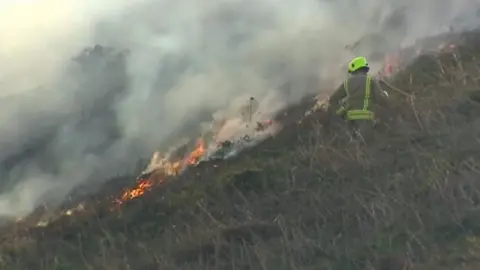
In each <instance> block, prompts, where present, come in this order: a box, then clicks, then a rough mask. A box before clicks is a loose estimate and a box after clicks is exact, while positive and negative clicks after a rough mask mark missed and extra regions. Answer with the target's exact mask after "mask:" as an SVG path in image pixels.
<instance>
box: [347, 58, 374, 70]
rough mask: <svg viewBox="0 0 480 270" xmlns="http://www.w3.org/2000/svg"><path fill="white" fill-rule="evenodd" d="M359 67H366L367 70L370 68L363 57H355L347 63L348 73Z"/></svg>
mask: <svg viewBox="0 0 480 270" xmlns="http://www.w3.org/2000/svg"><path fill="white" fill-rule="evenodd" d="M361 68H367V71H368V70H369V69H370V68H369V67H368V62H367V59H366V58H365V57H362V56H359V57H355V58H354V59H353V60H352V61H350V63H348V73H352V72H355V71H357V70H359V69H361Z"/></svg>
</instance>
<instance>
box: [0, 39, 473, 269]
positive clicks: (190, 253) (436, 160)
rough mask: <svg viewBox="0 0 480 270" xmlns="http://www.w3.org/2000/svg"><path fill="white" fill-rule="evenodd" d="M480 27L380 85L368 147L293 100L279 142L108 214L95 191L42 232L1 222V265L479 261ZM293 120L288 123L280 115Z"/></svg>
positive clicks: (195, 171)
mask: <svg viewBox="0 0 480 270" xmlns="http://www.w3.org/2000/svg"><path fill="white" fill-rule="evenodd" d="M478 44H480V32H479V31H474V32H469V33H465V34H464V35H463V36H462V42H461V44H459V45H458V46H457V47H456V48H455V50H454V51H453V52H448V53H441V54H424V55H421V56H419V57H418V58H416V60H414V61H413V62H412V63H410V64H409V65H408V66H406V67H404V68H403V69H402V70H401V71H400V72H398V73H397V74H396V75H395V76H394V77H393V78H392V79H390V80H388V81H386V82H385V85H384V86H385V87H386V88H387V90H388V91H389V93H390V96H391V100H392V108H391V109H392V115H393V116H395V117H394V121H392V122H389V123H387V124H388V128H386V129H385V130H382V131H381V132H379V134H378V139H377V141H376V142H375V143H373V144H371V145H369V146H368V147H364V146H358V145H357V144H355V143H353V144H352V143H347V141H348V140H344V137H345V136H344V134H342V133H341V132H338V133H337V134H334V135H332V136H327V135H325V134H324V132H323V125H324V124H325V121H326V119H327V118H328V117H327V115H326V113H325V111H323V110H322V109H318V110H316V111H315V112H313V113H311V114H310V115H308V116H307V117H305V118H304V119H302V121H293V120H300V119H297V116H298V117H299V116H300V115H303V113H304V112H305V111H306V110H307V109H308V108H310V107H311V106H312V105H313V102H311V100H309V101H308V105H307V104H306V103H302V104H300V105H298V106H297V107H295V108H293V109H292V111H295V110H296V111H297V113H296V114H295V113H291V115H296V116H295V117H294V116H291V117H292V118H291V119H289V120H288V121H287V120H285V121H286V123H288V124H287V125H286V127H285V128H284V129H283V130H282V131H281V132H280V133H279V134H277V135H276V136H274V137H272V138H269V139H267V140H265V141H264V142H263V143H262V144H260V145H258V146H257V147H254V148H251V149H248V150H246V151H245V152H243V153H242V154H241V155H239V156H237V157H236V158H233V159H230V160H225V161H224V160H218V161H212V162H204V163H201V164H200V165H198V166H197V167H194V168H191V169H190V170H188V171H187V172H186V173H185V174H183V175H181V176H179V177H178V178H177V179H175V181H166V182H165V183H164V184H162V185H156V186H155V187H154V188H153V190H152V191H151V192H149V193H147V194H145V195H144V196H142V197H140V198H138V199H136V200H131V201H128V202H126V203H125V204H124V205H122V207H121V208H120V209H118V210H115V211H110V210H109V209H108V207H106V206H105V204H104V201H103V199H102V198H104V197H105V196H107V195H105V194H97V196H94V197H93V198H92V199H91V200H90V201H89V204H88V205H87V206H86V209H84V211H83V212H80V213H78V214H75V215H71V216H65V217H63V218H60V219H58V220H57V221H54V222H52V223H50V224H48V225H47V226H45V227H31V228H30V227H24V226H21V224H17V225H16V226H13V227H9V228H7V229H5V230H4V234H3V237H2V243H1V244H0V250H1V252H0V254H1V255H0V265H1V268H2V269H12V270H14V269H22V270H23V269H49V270H50V269H279V270H280V269H342V270H344V269H435V270H439V269H478V268H479V267H480V263H479V254H480V253H479V252H480V241H479V238H478V237H479V233H480V230H479V228H480V216H479V214H478V213H479V212H478V210H479V201H480V195H479V194H480V189H479V188H480V184H479V183H478V181H477V179H480V178H479V176H480V175H479V174H480V168H479V166H480V163H479V161H480V144H479V141H478V138H479V132H480V117H479V115H480V114H479V113H480V103H479V102H480V89H479V87H478V83H479V79H480V77H479V75H478V74H480V60H478V59H480V47H479V46H478ZM287 118H288V117H287Z"/></svg>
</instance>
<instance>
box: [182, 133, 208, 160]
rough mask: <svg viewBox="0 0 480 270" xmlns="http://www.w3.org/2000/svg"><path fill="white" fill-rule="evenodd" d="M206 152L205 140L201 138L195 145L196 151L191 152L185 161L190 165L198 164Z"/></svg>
mask: <svg viewBox="0 0 480 270" xmlns="http://www.w3.org/2000/svg"><path fill="white" fill-rule="evenodd" d="M205 152H206V148H205V141H204V140H203V138H200V139H198V141H197V143H196V144H195V149H193V151H192V152H190V154H188V155H187V157H186V158H185V160H186V161H187V164H189V165H195V164H197V163H198V161H199V160H200V158H202V157H203V155H204V154H205Z"/></svg>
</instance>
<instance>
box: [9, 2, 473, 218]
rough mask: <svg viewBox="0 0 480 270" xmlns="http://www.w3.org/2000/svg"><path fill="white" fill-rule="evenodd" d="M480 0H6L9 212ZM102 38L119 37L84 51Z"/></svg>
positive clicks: (416, 33) (269, 102) (125, 164)
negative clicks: (82, 54)
mask: <svg viewBox="0 0 480 270" xmlns="http://www.w3.org/2000/svg"><path fill="white" fill-rule="evenodd" d="M476 6H477V2H476V1H460V0H423V1H419V0H404V1H394V0H390V1H381V0H363V1H357V0H337V1H327V0H323V1H321V0H302V1H281V0H260V1H259V0H255V1H254V0H242V1H240V0H215V1H213V0H204V1H192V0H176V1H167V0H135V1H131V0H130V1H127V0H122V1H119V0H115V1H113V0H111V1H109V0H104V1H93V0H88V1H87V0H84V1H75V0H61V1H60V0H16V1H13V0H9V1H6V0H0V40H1V43H0V134H1V136H0V161H1V166H0V184H1V186H2V188H3V193H2V194H1V195H0V216H6V217H12V218H16V217H19V216H24V215H27V214H28V213H30V212H31V211H32V210H34V209H35V207H36V206H38V205H39V204H40V203H43V202H45V201H47V202H50V203H60V202H61V201H62V200H64V199H65V197H66V196H67V194H68V193H69V192H71V191H72V190H73V189H74V188H75V187H78V186H79V185H81V184H85V183H89V184H92V185H93V183H97V184H98V183H101V182H102V181H105V180H106V179H108V178H111V177H114V176H116V175H121V174H128V173H131V172H132V171H133V170H134V168H135V166H136V162H137V160H138V159H139V158H140V157H148V156H149V155H150V154H151V152H153V151H154V150H155V149H157V148H159V147H162V146H163V145H165V144H166V143H167V141H168V140H169V138H171V137H172V136H175V134H177V133H178V132H179V131H181V130H184V129H185V128H186V126H188V125H189V123H192V121H193V122H197V121H209V120H211V118H213V115H215V117H218V116H219V115H221V116H222V117H227V118H228V117H231V116H232V115H234V112H232V110H231V108H233V107H235V108H236V106H237V104H238V100H243V99H244V97H245V98H246V99H248V97H250V96H253V97H255V98H256V100H258V101H259V108H258V111H260V112H262V113H264V114H266V115H268V114H271V113H273V112H274V111H275V110H276V109H278V108H279V107H280V106H283V105H285V104H289V103H291V102H294V101H297V100H299V99H300V98H301V97H303V96H304V95H305V94H307V93H313V92H315V91H317V89H319V88H320V87H321V84H320V82H321V81H322V80H333V81H334V82H335V83H336V82H338V79H339V78H341V76H343V70H342V69H341V66H342V65H343V64H344V63H345V62H346V61H347V60H349V58H350V57H352V56H354V55H353V53H352V52H351V51H348V50H346V49H345V45H348V44H353V43H358V44H360V45H361V46H357V49H356V50H357V51H356V52H355V53H361V54H364V55H369V54H371V53H373V52H376V51H389V50H394V49H395V48H398V46H399V44H400V43H402V42H405V41H408V40H413V39H416V38H421V37H425V36H428V35H431V34H432V33H435V31H441V30H442V29H444V28H445V27H448V26H450V25H451V24H452V23H456V24H457V26H456V27H457V28H459V29H461V28H465V27H472V26H476V24H477V21H476V20H477V19H476V14H475V12H474V10H475V8H476ZM472 7H475V8H472ZM459 18H461V20H460V21H459ZM358 41H360V42H358ZM95 44H101V45H102V46H106V47H111V48H114V50H112V51H107V52H103V53H100V54H98V55H97V56H95V53H93V56H91V57H90V58H88V59H86V60H85V61H84V62H82V61H77V62H75V61H73V59H74V58H75V57H76V56H78V54H79V53H80V52H81V51H82V50H83V49H84V48H85V47H90V46H94V45H95ZM124 49H125V50H128V53H126V54H124V56H123V57H117V56H118V53H119V51H120V50H124ZM80 63H81V64H80ZM373 64H375V63H373ZM235 121H237V120H234V121H231V122H230V123H233V122H235ZM237 122H238V121H237ZM229 132H230V133H235V131H234V130H233V131H232V129H231V127H230V126H229V127H228V132H226V133H225V134H227V133H228V134H230V133H229ZM93 189H94V188H93Z"/></svg>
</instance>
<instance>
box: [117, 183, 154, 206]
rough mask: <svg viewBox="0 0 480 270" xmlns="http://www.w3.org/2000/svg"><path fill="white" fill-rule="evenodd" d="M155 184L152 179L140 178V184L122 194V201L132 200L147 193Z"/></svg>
mask: <svg viewBox="0 0 480 270" xmlns="http://www.w3.org/2000/svg"><path fill="white" fill-rule="evenodd" d="M152 186H153V182H152V181H150V179H144V180H140V181H139V183H138V185H137V186H136V187H134V188H132V189H130V190H127V191H125V192H124V193H123V195H122V201H127V200H131V199H134V198H137V197H140V196H142V195H143V194H145V192H146V191H148V190H150V188H151V187H152Z"/></svg>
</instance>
